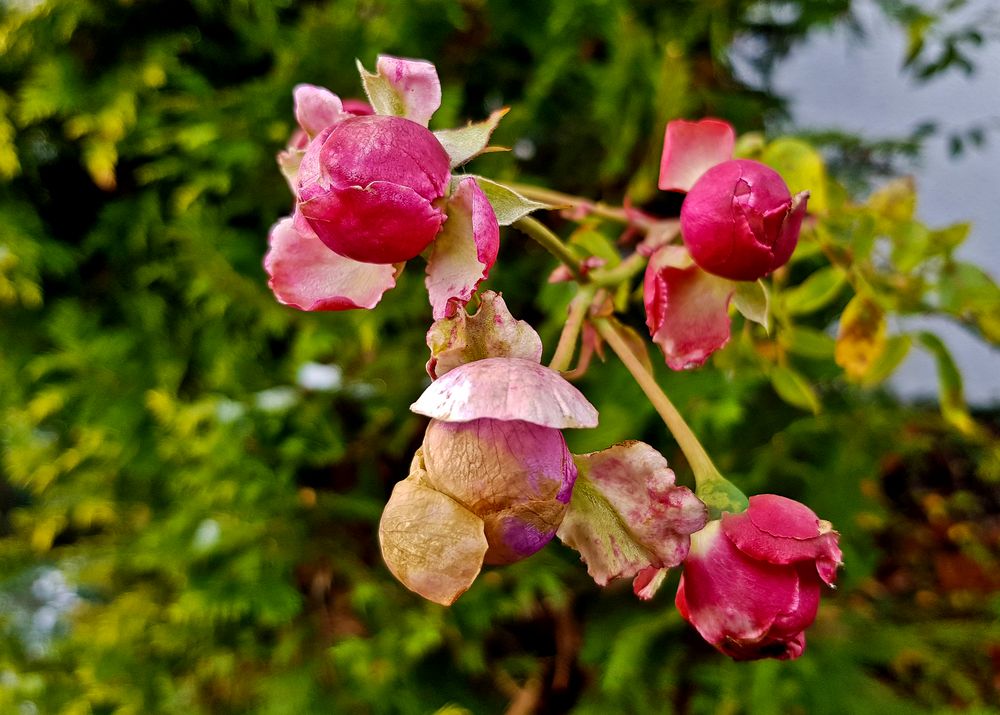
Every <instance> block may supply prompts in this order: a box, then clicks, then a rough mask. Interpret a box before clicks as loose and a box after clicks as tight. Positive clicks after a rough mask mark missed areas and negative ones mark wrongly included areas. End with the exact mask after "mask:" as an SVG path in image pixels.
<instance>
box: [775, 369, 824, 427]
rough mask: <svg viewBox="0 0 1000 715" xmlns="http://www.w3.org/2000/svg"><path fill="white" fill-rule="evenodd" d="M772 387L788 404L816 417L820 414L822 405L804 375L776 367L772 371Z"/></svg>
mask: <svg viewBox="0 0 1000 715" xmlns="http://www.w3.org/2000/svg"><path fill="white" fill-rule="evenodd" d="M771 385H772V386H774V391H775V392H777V393H778V397H780V398H781V399H782V400H784V401H785V402H787V403H788V404H790V405H792V406H793V407H799V408H801V409H803V410H808V411H809V412H812V413H813V414H814V415H815V414H819V411H820V408H821V405H820V401H819V397H817V395H816V391H815V390H813V388H812V385H810V384H809V382H808V381H807V380H806V379H805V378H804V377H802V375H800V374H799V373H797V372H795V371H794V370H792V369H791V368H789V367H784V366H783V365H776V366H775V367H774V369H773V370H771Z"/></svg>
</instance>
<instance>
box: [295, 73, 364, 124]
mask: <svg viewBox="0 0 1000 715" xmlns="http://www.w3.org/2000/svg"><path fill="white" fill-rule="evenodd" d="M293 94H294V97H295V119H296V120H297V121H298V123H299V126H300V127H302V129H303V130H304V131H305V132H306V134H308V135H309V136H310V137H314V136H316V135H317V134H319V133H320V132H322V131H323V130H324V129H326V128H327V127H329V126H330V125H332V124H336V123H337V122H339V121H340V120H341V119H346V118H347V117H349V116H351V115H350V114H349V113H347V112H345V111H344V105H343V103H341V101H340V97H338V96H337V95H335V94H334V93H333V92H331V91H330V90H328V89H326V88H324V87H316V86H315V85H311V84H299V85H296V86H295V90H294V93H293Z"/></svg>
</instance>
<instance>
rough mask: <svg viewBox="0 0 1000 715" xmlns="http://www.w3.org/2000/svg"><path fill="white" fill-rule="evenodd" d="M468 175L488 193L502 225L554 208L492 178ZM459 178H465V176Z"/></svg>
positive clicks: (487, 195)
mask: <svg viewBox="0 0 1000 715" xmlns="http://www.w3.org/2000/svg"><path fill="white" fill-rule="evenodd" d="M468 176H472V178H474V179H475V180H476V182H477V183H478V184H479V188H481V189H482V190H483V193H484V194H486V198H487V199H489V202H490V204H492V205H493V212H494V213H496V215H497V222H498V223H499V224H500V225H501V226H509V225H511V224H512V223H514V222H515V221H517V220H518V219H519V218H524V217H525V216H527V215H528V214H530V213H531V212H532V211H537V210H538V209H550V208H552V207H551V206H549V205H548V204H543V203H540V202H538V201H532V200H531V199H529V198H526V197H524V196H521V194H519V193H517V192H516V191H514V189H511V188H509V187H507V186H504V185H503V184H498V183H497V182H495V181H491V180H490V179H484V178H483V177H482V176H473V175H472V174H468ZM458 178H462V179H464V178H465V176H462V177H458ZM452 181H453V182H454V181H455V177H453V178H452Z"/></svg>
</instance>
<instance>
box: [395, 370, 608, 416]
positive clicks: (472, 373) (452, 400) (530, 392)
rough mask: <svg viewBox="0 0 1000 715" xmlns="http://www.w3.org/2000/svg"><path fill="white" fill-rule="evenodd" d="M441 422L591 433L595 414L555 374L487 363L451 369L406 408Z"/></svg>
mask: <svg viewBox="0 0 1000 715" xmlns="http://www.w3.org/2000/svg"><path fill="white" fill-rule="evenodd" d="M410 409H411V410H412V411H414V412H416V413H417V414H418V415H426V416H427V417H433V418H434V419H438V420H443V421H445V422H468V421H470V420H478V419H482V418H490V419H497V420H524V421H525V422H531V423H532V424H536V425H541V426H543V427H554V428H555V429H566V428H569V427H596V426H597V410H596V409H594V406H593V405H591V404H590V403H589V402H588V401H587V398H586V397H584V396H583V395H582V394H581V393H580V391H579V390H577V389H576V388H575V387H573V386H572V385H571V384H569V383H568V382H566V380H564V379H563V378H562V376H561V375H559V373H558V372H556V371H555V370H551V369H549V368H547V367H544V366H542V365H539V364H538V363H536V362H534V361H532V360H524V359H521V358H506V357H499V358H487V359H486V360H477V361H475V362H470V363H466V364H465V365H460V366H459V367H456V368H455V369H453V370H452V371H451V372H449V373H448V374H447V375H444V376H443V377H440V378H439V379H437V380H435V381H434V382H432V383H431V384H430V387H428V388H427V389H426V390H424V394H422V395H421V396H420V399H418V400H417V401H416V402H414V403H413V404H412V405H410Z"/></svg>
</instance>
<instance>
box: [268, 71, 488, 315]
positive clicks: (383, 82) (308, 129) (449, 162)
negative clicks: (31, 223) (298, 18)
mask: <svg viewBox="0 0 1000 715" xmlns="http://www.w3.org/2000/svg"><path fill="white" fill-rule="evenodd" d="M362 80H363V82H364V84H365V89H366V91H367V93H368V95H369V98H370V100H371V102H372V104H371V106H369V105H366V104H365V103H363V102H357V101H348V102H342V101H341V100H340V98H339V97H337V95H335V94H333V93H332V92H330V91H328V90H326V89H323V88H321V87H314V86H312V85H299V86H298V87H296V88H295V93H294V94H295V116H296V120H297V121H298V124H299V127H300V131H298V132H296V133H295V134H294V135H293V137H292V140H291V142H290V144H289V146H288V148H287V149H286V150H285V151H284V152H282V153H281V154H279V156H278V164H279V166H280V167H281V170H282V172H283V173H284V175H285V177H286V178H287V179H288V181H289V185H290V186H291V189H292V192H293V193H294V195H295V209H294V212H293V215H292V216H291V217H288V218H284V219H282V220H281V221H279V222H278V223H277V224H275V225H274V227H273V228H272V229H271V235H270V239H269V242H270V250H269V251H268V253H267V256H266V257H265V259H264V267H265V269H266V270H267V273H268V275H269V276H270V280H269V285H270V287H271V289H272V291H273V292H274V294H275V297H276V298H277V299H278V300H279V301H280V302H282V303H285V304H287V305H292V306H295V307H297V308H301V309H302V310H345V309H349V308H372V307H374V306H375V305H376V304H377V303H378V302H379V301H380V300H381V298H382V295H383V294H384V293H385V291H387V290H389V289H390V288H392V287H393V286H394V285H395V284H396V275H397V274H398V271H399V270H400V269H401V268H402V265H403V264H404V263H405V262H406V261H408V260H411V259H413V258H416V257H417V256H418V255H421V254H424V255H426V256H427V260H428V264H427V276H426V283H427V288H428V292H429V295H430V302H431V305H432V307H433V312H434V317H435V318H441V317H445V316H446V315H449V314H452V313H453V312H454V310H455V308H456V306H458V305H464V304H465V303H466V302H468V300H469V299H470V298H471V297H472V295H473V293H474V292H475V290H476V287H477V286H478V285H479V283H480V282H482V281H483V280H484V279H485V278H486V277H487V275H488V274H489V271H490V269H491V268H492V266H493V263H494V262H495V261H496V256H497V251H498V250H499V236H500V233H499V226H498V224H497V220H496V215H495V213H494V211H493V208H492V206H491V205H490V202H489V201H488V200H487V198H486V196H485V194H483V192H482V189H480V187H479V185H478V184H477V183H476V181H475V179H473V178H471V177H468V178H463V179H460V180H454V179H453V177H452V174H451V170H452V169H453V168H454V167H455V166H457V165H458V164H460V163H463V162H464V161H467V160H469V159H471V158H472V157H473V156H475V155H476V154H477V153H479V152H480V151H483V150H485V148H486V143H487V142H488V139H489V132H490V131H492V127H494V126H495V124H496V121H498V120H499V116H502V114H501V115H499V116H496V117H495V118H492V119H491V121H488V122H487V123H486V124H488V125H489V128H488V130H487V131H483V130H482V129H481V128H480V129H479V131H477V132H474V134H475V137H477V138H479V139H480V140H481V141H480V143H479V144H477V145H475V146H473V147H472V148H471V149H470V148H469V146H468V145H467V144H468V142H466V144H465V145H463V147H462V148H463V151H462V152H460V153H459V154H458V155H455V154H453V155H449V152H448V150H446V149H445V146H444V145H443V144H442V143H441V141H440V140H439V138H438V136H437V135H435V134H434V133H433V132H431V131H430V130H429V129H428V128H427V124H428V122H429V120H430V118H431V115H433V113H434V112H435V110H437V108H438V107H439V106H440V104H441V85H440V82H439V81H438V76H437V72H436V70H435V69H434V66H433V65H432V64H430V63H428V62H422V61H415V60H405V59H399V58H395V57H386V56H380V57H379V58H378V63H377V74H369V73H367V72H365V71H364V70H363V68H362ZM473 129H476V127H474V126H472V127H470V128H469V130H470V132H471V131H472V130H473ZM452 131H453V133H454V132H462V131H463V130H452Z"/></svg>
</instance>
